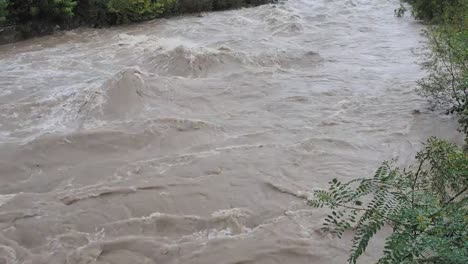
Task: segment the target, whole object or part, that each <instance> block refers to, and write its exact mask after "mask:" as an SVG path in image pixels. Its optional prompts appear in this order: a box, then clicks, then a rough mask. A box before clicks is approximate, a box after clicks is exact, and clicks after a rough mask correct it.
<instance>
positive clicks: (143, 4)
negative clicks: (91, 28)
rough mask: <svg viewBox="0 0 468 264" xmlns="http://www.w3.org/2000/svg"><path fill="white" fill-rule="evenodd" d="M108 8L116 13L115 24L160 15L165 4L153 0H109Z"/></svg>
mask: <svg viewBox="0 0 468 264" xmlns="http://www.w3.org/2000/svg"><path fill="white" fill-rule="evenodd" d="M107 10H108V12H109V14H110V15H114V19H115V20H114V21H113V24H124V23H128V22H131V21H142V20H147V19H150V18H155V17H157V16H160V15H161V14H162V13H163V11H164V6H163V3H161V2H156V1H153V0H109V2H108V3H107Z"/></svg>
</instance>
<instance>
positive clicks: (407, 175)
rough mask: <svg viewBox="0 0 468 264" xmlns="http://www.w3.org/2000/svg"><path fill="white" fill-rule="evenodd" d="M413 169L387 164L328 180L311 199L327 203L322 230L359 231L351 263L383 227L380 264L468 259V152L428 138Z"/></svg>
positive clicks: (461, 262) (319, 204)
mask: <svg viewBox="0 0 468 264" xmlns="http://www.w3.org/2000/svg"><path fill="white" fill-rule="evenodd" d="M417 161H418V162H417V164H416V167H415V168H414V170H400V169H398V168H394V167H393V166H391V165H390V164H389V163H384V164H383V165H382V166H381V167H380V168H379V169H378V170H377V172H376V173H375V175H374V177H373V178H361V179H356V180H353V181H350V182H346V183H342V182H340V181H338V180H337V179H334V180H333V181H331V182H330V188H329V190H328V191H317V192H315V195H314V199H312V200H311V201H310V202H309V203H310V205H312V206H313V207H323V206H326V207H329V208H330V209H331V214H329V215H328V216H327V218H326V219H325V223H324V226H323V230H324V231H327V232H331V233H332V234H333V235H335V236H338V237H341V235H342V234H343V232H344V231H345V230H349V229H354V230H355V235H354V239H353V246H352V250H351V255H350V257H349V260H348V261H349V263H356V261H357V260H358V258H359V257H360V256H361V255H362V254H363V253H364V251H365V250H366V248H367V246H368V245H369V241H370V240H371V238H372V237H373V236H375V234H376V233H377V232H378V231H379V230H380V229H381V228H382V227H383V226H385V225H387V226H390V227H391V228H392V230H393V232H392V234H391V235H390V236H389V237H388V238H387V239H386V245H385V249H384V251H383V256H382V257H381V259H380V260H379V261H378V263H392V264H400V263H408V264H409V263H440V264H442V263H450V264H458V263H459V264H464V263H468V240H466V238H467V236H468V218H467V216H468V210H467V205H468V197H467V190H468V155H467V154H465V153H463V152H462V151H461V150H460V149H458V148H457V147H456V146H454V145H452V144H449V143H446V142H444V141H441V140H438V139H435V138H433V139H430V140H429V141H428V143H427V145H426V148H425V149H424V150H423V151H421V152H419V153H418V155H417Z"/></svg>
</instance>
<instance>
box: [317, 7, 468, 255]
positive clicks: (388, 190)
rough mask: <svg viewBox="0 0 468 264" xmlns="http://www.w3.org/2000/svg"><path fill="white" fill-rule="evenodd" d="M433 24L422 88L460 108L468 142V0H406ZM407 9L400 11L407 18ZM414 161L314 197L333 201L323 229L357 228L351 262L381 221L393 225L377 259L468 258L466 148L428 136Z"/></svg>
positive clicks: (441, 103)
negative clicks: (426, 73) (411, 165)
mask: <svg viewBox="0 0 468 264" xmlns="http://www.w3.org/2000/svg"><path fill="white" fill-rule="evenodd" d="M409 3H410V4H411V5H412V6H413V10H412V11H413V15H414V17H415V18H417V19H421V20H423V21H425V22H426V23H427V24H428V30H427V31H426V35H427V39H428V45H427V49H426V53H425V54H424V55H423V61H424V63H423V67H424V68H425V69H426V70H427V71H428V76H427V77H425V78H424V79H422V80H421V81H420V82H419V88H418V91H419V92H420V93H421V94H422V95H424V96H426V97H427V98H429V99H430V101H431V102H432V104H433V106H434V107H436V108H442V109H445V110H446V111H447V114H456V116H457V118H458V121H459V124H460V131H461V132H463V133H464V134H465V138H466V139H465V141H466V143H468V70H467V67H468V25H467V18H468V1H466V0H409ZM405 12H406V8H405V7H404V6H403V5H402V7H400V8H399V9H397V10H395V14H396V15H397V16H402V15H404V13H405ZM416 160H417V162H416V164H415V165H414V166H413V167H411V168H407V169H403V170H402V169H399V168H397V167H395V166H394V165H392V164H391V163H388V162H385V163H384V164H383V165H382V166H381V167H380V168H379V169H378V170H377V172H376V173H375V175H374V177H372V178H360V179H356V180H352V181H349V182H345V183H343V182H341V181H339V180H338V179H333V180H332V181H331V182H330V187H329V189H328V190H319V191H316V192H315V193H314V198H313V199H311V200H309V204H310V205H311V206H313V207H324V206H325V207H328V208H329V209H331V213H330V214H329V215H328V216H327V218H326V219H325V223H324V226H323V230H324V231H327V232H330V233H331V234H333V235H335V236H338V237H341V236H342V234H343V233H344V232H345V231H346V230H350V229H351V230H354V231H355V233H354V238H353V241H352V243H353V245H352V249H351V255H350V257H349V259H348V261H349V263H356V262H357V260H358V258H359V257H360V256H361V255H362V254H363V253H364V251H365V250H366V248H367V247H368V245H369V242H370V241H371V239H372V238H373V237H374V236H375V234H376V233H377V232H378V231H380V230H381V229H382V228H383V227H384V226H388V227H390V228H391V229H392V231H393V232H392V233H391V235H390V236H388V237H387V239H386V244H385V248H384V251H383V255H382V257H381V258H380V259H379V261H378V263H389V264H390V263H391V264H410V263H411V264H413V263H437V264H464V263H468V150H467V149H465V150H464V151H463V150H462V149H461V148H460V147H458V146H456V145H453V144H450V143H447V142H445V141H443V140H439V139H435V138H431V139H429V140H428V142H427V143H426V146H425V148H424V149H423V150H422V151H421V152H419V153H418V155H417V156H416Z"/></svg>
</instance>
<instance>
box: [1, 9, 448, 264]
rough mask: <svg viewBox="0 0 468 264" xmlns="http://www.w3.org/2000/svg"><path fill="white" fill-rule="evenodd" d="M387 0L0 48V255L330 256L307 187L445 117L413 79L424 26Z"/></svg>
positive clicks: (378, 156)
mask: <svg viewBox="0 0 468 264" xmlns="http://www.w3.org/2000/svg"><path fill="white" fill-rule="evenodd" d="M398 5H399V2H398V1H396V0H395V1H393V0H290V1H288V2H286V3H284V4H279V5H265V6H260V7H257V8H249V9H241V10H234V11H227V12H216V13H207V14H204V15H203V17H199V16H185V17H179V18H171V19H162V20H155V21H150V22H146V23H142V24H137V25H131V26H126V27H118V28H110V29H101V30H94V29H79V30H75V31H70V32H64V33H60V34H57V35H54V36H48V37H43V38H38V39H33V40H29V41H24V42H21V43H16V44H11V45H6V46H2V47H0V142H1V143H0V263H2V264H3V263H6V264H13V263H44V264H45V263H47V264H56V263H57V264H59V263H68V264H78V263H79V264H85V263H101V264H103V263H109V264H111V263H112V264H114V263H115V264H117V263H120V264H126V263H145V264H150V263H151V264H153V263H200V264H201V263H203V264H205V263H233V264H234V263H238V264H240V263H244V264H245V263H344V262H345V260H346V258H347V254H348V249H349V242H348V241H349V240H348V239H344V240H334V239H332V238H330V237H329V236H328V235H327V234H323V233H322V232H321V230H320V227H321V224H322V220H323V219H324V217H325V216H326V213H327V212H326V211H325V210H315V209H311V208H309V207H307V206H306V204H305V202H304V199H305V198H307V197H308V196H309V195H310V194H311V193H312V192H313V190H316V189H319V188H324V187H326V185H327V182H328V181H330V179H332V178H334V177H339V178H340V179H343V180H346V179H352V178H354V177H361V176H369V175H371V174H372V172H373V170H374V169H375V168H376V166H378V165H379V164H380V162H381V161H383V160H386V159H398V160H399V162H400V163H401V164H403V165H404V164H407V163H408V162H409V161H410V160H411V157H412V156H413V155H414V153H415V151H417V150H418V148H419V147H420V146H421V142H422V141H423V140H424V138H426V137H428V136H431V135H444V134H447V133H448V132H446V131H451V130H454V126H455V125H454V123H453V121H452V120H450V119H449V118H447V117H443V116H441V115H438V114H434V113H432V112H430V111H429V110H426V109H427V105H426V103H425V101H424V100H423V99H421V98H420V97H418V96H417V95H416V93H415V91H414V88H415V86H416V81H417V80H418V79H419V78H421V77H422V76H423V75H424V72H423V71H422V70H421V69H420V67H419V66H418V65H417V64H416V63H415V62H416V60H417V57H416V56H415V55H414V51H416V50H417V49H419V48H421V46H422V43H421V41H423V40H424V37H423V36H422V34H421V30H422V29H423V26H422V25H420V24H418V23H417V22H415V21H414V20H413V19H412V18H410V17H405V18H396V17H394V15H393V10H394V9H395V8H396V7H397V6H398ZM351 235H352V234H347V235H346V238H349V237H350V236H351ZM381 245H382V238H378V239H376V241H375V243H372V246H371V248H370V250H369V251H368V253H366V255H365V256H364V263H367V262H369V261H370V260H371V259H375V257H377V256H378V252H379V247H380V246H381Z"/></svg>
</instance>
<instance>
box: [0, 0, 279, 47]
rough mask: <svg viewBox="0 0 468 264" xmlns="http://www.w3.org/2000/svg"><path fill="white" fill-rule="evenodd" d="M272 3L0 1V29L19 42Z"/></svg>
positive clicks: (231, 0)
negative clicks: (11, 32) (54, 33)
mask: <svg viewBox="0 0 468 264" xmlns="http://www.w3.org/2000/svg"><path fill="white" fill-rule="evenodd" d="M275 1H276V0H0V26H10V27H16V29H17V32H19V33H20V34H21V36H19V38H26V37H30V36H35V35H42V34H46V33H51V32H52V31H54V29H56V28H57V27H58V28H65V29H67V28H74V27H78V26H91V27H103V26H110V25H119V24H126V23H131V22H138V21H144V20H149V19H153V18H160V17H168V16H174V15H179V14H183V13H195V12H202V11H218V10H225V9H233V8H240V7H244V6H256V5H261V4H266V3H272V2H275Z"/></svg>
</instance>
